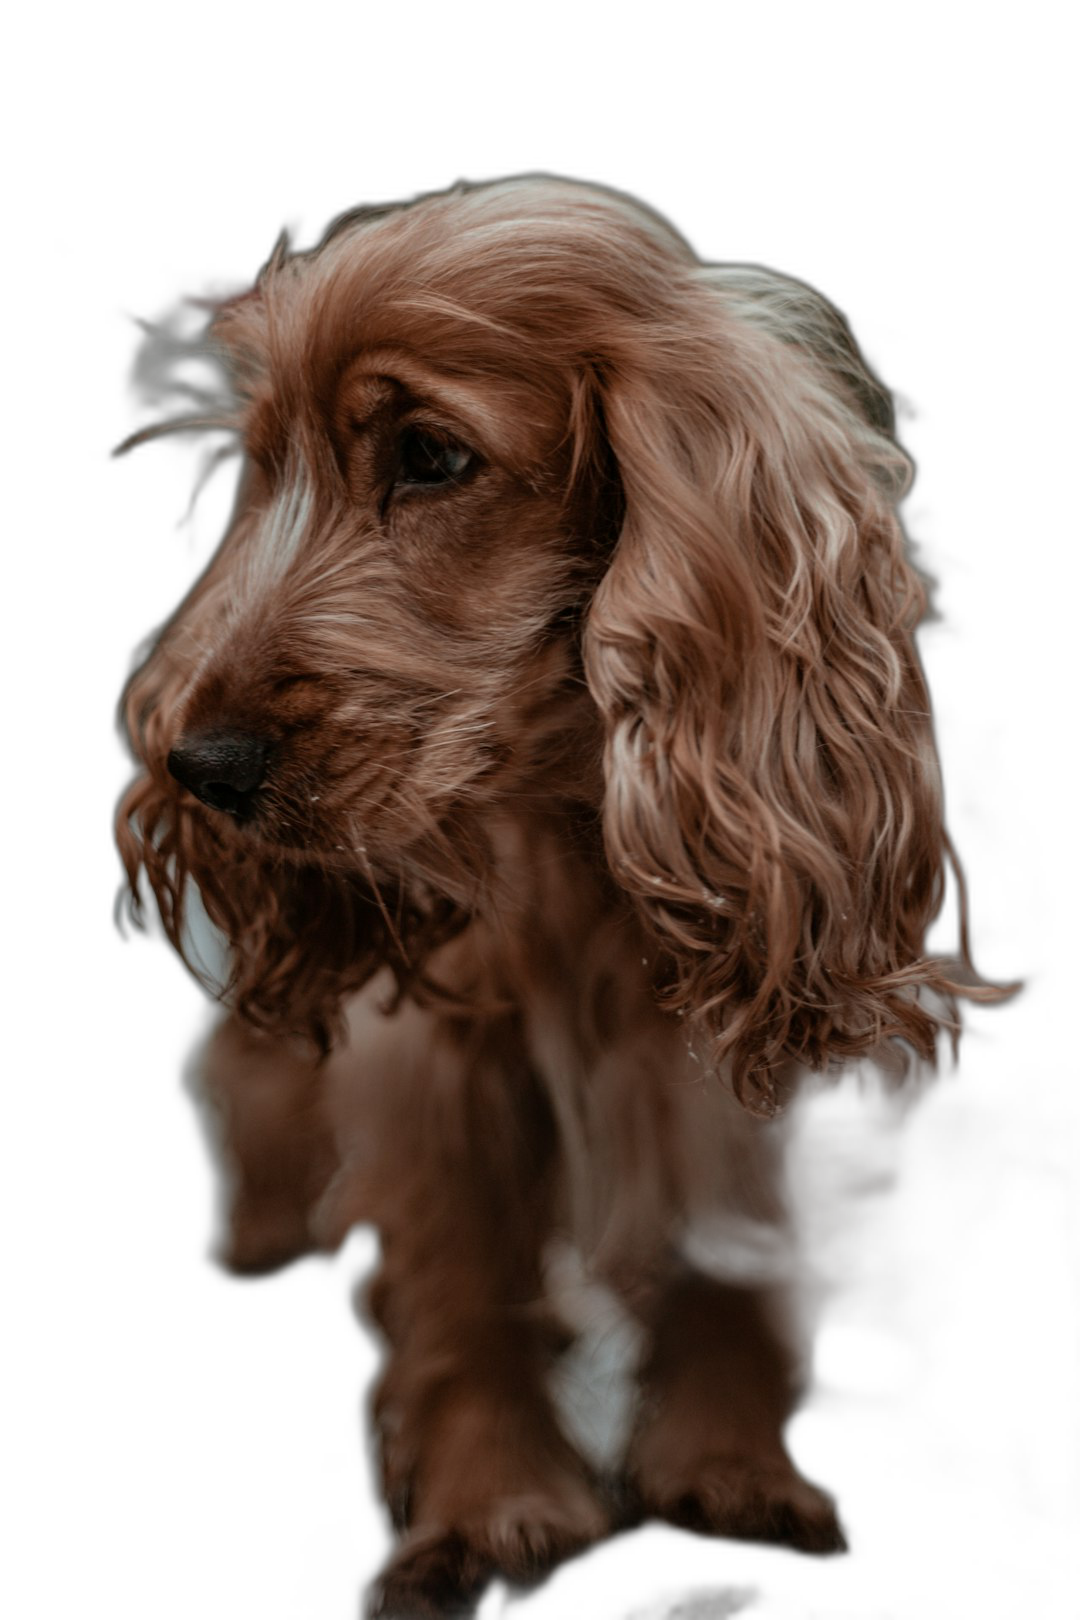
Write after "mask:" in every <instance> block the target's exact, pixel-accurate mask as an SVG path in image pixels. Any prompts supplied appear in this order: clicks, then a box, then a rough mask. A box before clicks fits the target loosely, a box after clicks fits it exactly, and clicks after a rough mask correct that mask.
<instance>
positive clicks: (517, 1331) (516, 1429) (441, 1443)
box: [370, 1029, 608, 1617]
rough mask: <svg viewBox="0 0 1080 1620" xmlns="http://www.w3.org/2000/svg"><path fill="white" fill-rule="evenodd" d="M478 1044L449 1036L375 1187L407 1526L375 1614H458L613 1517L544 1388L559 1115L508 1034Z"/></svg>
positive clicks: (379, 1293) (393, 1502) (382, 1316)
mask: <svg viewBox="0 0 1080 1620" xmlns="http://www.w3.org/2000/svg"><path fill="white" fill-rule="evenodd" d="M480 1046H481V1048H482V1049H480V1050H477V1044H476V1043H473V1042H467V1043H466V1048H471V1049H468V1050H466V1049H463V1050H461V1052H460V1054H459V1055H458V1056H452V1055H451V1043H450V1042H449V1041H444V1042H443V1044H442V1050H441V1052H440V1054H439V1058H438V1063H437V1065H436V1066H437V1067H438V1069H439V1071H440V1072H439V1074H438V1075H437V1077H436V1078H435V1079H434V1080H433V1084H432V1090H431V1091H430V1092H429V1093H428V1094H427V1095H426V1096H420V1097H418V1098H417V1100H416V1102H415V1104H414V1109H415V1111H414V1114H413V1117H412V1120H411V1142H410V1146H411V1148H412V1157H411V1163H410V1164H409V1165H408V1166H406V1165H405V1164H404V1163H403V1162H402V1161H398V1162H397V1164H396V1165H395V1171H396V1174H395V1177H394V1180H393V1183H391V1182H390V1181H389V1180H388V1183H387V1192H386V1195H385V1196H384V1199H383V1200H382V1202H383V1208H382V1211H381V1216H380V1225H381V1227H382V1231H383V1248H384V1265H383V1269H382V1271H381V1273H380V1275H379V1276H378V1278H377V1279H376V1282H375V1284H374V1286H373V1288H372V1290H371V1295H370V1304H371V1308H372V1311H373V1313H374V1315H375V1316H376V1318H377V1320H378V1321H379V1323H380V1325H381V1327H382V1329H383V1331H384V1332H385V1334H386V1336H387V1338H388V1340H389V1343H390V1355H389V1361H388V1364H387V1368H386V1372H385V1375H384V1377H383V1379H382V1382H381V1385H380V1388H379V1391H378V1394H377V1397H376V1402H375V1412H376V1418H377V1425H378V1431H379V1437H380V1442H381V1448H382V1465H383V1481H384V1487H385V1490H386V1495H387V1498H388V1501H389V1503H390V1507H391V1511H392V1513H393V1516H394V1518H395V1520H396V1522H397V1524H398V1525H399V1527H400V1528H401V1529H403V1530H404V1531H405V1532H406V1534H405V1538H404V1540H403V1542H402V1545H401V1547H400V1548H399V1550H398V1552H397V1554H396V1556H395V1557H394V1558H393V1560H392V1561H391V1563H390V1565H389V1568H388V1569H387V1570H386V1571H385V1573H384V1575H383V1578H382V1580H381V1582H380V1584H379V1586H378V1587H377V1589H376V1591H375V1593H374V1594H373V1601H372V1609H371V1612H372V1614H373V1615H378V1616H380V1617H391V1616H394V1617H397V1616H406V1615H408V1616H416V1615H429V1614H430V1615H435V1614H442V1613H444V1612H446V1611H447V1610H448V1609H449V1610H452V1611H453V1612H461V1606H462V1605H466V1606H467V1605H468V1604H469V1603H470V1602H471V1600H472V1598H473V1597H474V1595H475V1594H476V1593H477V1592H478V1591H479V1589H480V1588H481V1586H482V1585H483V1583H484V1582H485V1581H486V1580H487V1578H488V1577H489V1576H490V1575H492V1574H493V1573H496V1572H502V1573H505V1574H507V1575H509V1576H510V1577H512V1578H514V1579H518V1580H524V1579H529V1578H532V1577H535V1576H537V1575H538V1574H540V1573H541V1572H542V1571H543V1570H544V1569H545V1568H547V1567H548V1566H549V1565H550V1564H551V1563H553V1562H555V1561H557V1560H558V1559H560V1558H563V1557H565V1556H567V1555H568V1554H569V1553H571V1552H574V1551H576V1550H578V1549H579V1548H581V1547H583V1546H585V1545H586V1544H588V1543H589V1542H591V1541H593V1540H595V1539H597V1538H598V1537H600V1536H602V1535H603V1534H604V1533H605V1532H606V1530H607V1528H608V1525H607V1520H606V1516H605V1514H604V1511H603V1509H602V1508H601V1506H600V1504H599V1502H598V1501H597V1499H596V1497H595V1496H594V1494H593V1491H592V1488H591V1485H590V1481H589V1478H588V1475H587V1470H586V1468H585V1465H584V1464H583V1463H582V1461H581V1460H580V1458H579V1457H578V1456H577V1454H576V1453H575V1452H574V1450H573V1448H572V1447H571V1446H570V1444H569V1442H568V1441H567V1440H566V1439H565V1437H564V1436H563V1435H562V1433H561V1432H560V1430H559V1428H558V1425H557V1423H556V1420H555V1416H554V1413H553V1411H552V1408H551V1406H550V1404H549V1401H548V1397H547V1394H546V1392H545V1388H544V1379H545V1374H546V1370H547V1365H548V1361H549V1357H550V1348H549V1343H550V1334H549V1333H548V1332H547V1331H546V1329H545V1320H544V1315H543V1311H542V1307H541V1304H540V1300H541V1280H540V1264H539V1257H540V1248H541V1245H542V1243H543V1239H544V1237H545V1235H546V1232H547V1228H548V1213H549V1212H548V1199H549V1185H550V1177H551V1170H552V1157H553V1149H554V1141H553V1130H552V1123H551V1119H550V1115H549V1113H548V1110H547V1106H546V1103H545V1100H544V1098H543V1097H542V1095H541V1093H540V1090H539V1087H538V1086H537V1084H536V1083H535V1081H534V1080H533V1079H532V1077H531V1076H530V1074H529V1072H528V1069H527V1067H526V1065H525V1063H524V1060H523V1058H522V1056H521V1053H520V1051H519V1050H518V1049H517V1045H516V1042H515V1041H514V1040H513V1036H512V1031H511V1032H510V1033H509V1035H508V1032H507V1030H506V1029H503V1030H502V1031H501V1032H498V1033H495V1032H491V1033H490V1034H489V1036H488V1037H487V1038H485V1039H484V1040H483V1041H482V1042H481V1043H480ZM456 1062H460V1064H461V1065H462V1071H461V1073H460V1074H456V1075H455V1074H454V1073H453V1066H454V1064H455V1063H456ZM466 1071H467V1072H466ZM415 1095H416V1094H415V1093H414V1096H415ZM444 1105H445V1109H444ZM401 1128H402V1129H404V1122H403V1124H402V1127H401Z"/></svg>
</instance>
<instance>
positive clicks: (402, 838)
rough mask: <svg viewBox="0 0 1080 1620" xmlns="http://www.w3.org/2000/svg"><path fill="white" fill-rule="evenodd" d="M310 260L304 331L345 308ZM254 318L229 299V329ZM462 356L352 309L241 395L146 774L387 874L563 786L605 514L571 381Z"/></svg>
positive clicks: (138, 684) (149, 721) (267, 833)
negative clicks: (407, 338)
mask: <svg viewBox="0 0 1080 1620" xmlns="http://www.w3.org/2000/svg"><path fill="white" fill-rule="evenodd" d="M312 280H313V282H314V285H313V286H312V287H311V288H308V287H306V286H305V285H304V284H303V281H302V280H301V282H300V284H299V285H297V286H296V287H295V288H294V289H292V302H291V305H290V310H289V313H290V317H291V319H292V320H293V322H294V323H295V324H296V329H297V331H298V332H299V333H300V334H301V336H302V335H304V334H307V333H309V332H310V331H311V330H312V328H313V326H315V324H316V322H317V321H318V320H324V321H325V320H327V319H331V320H332V319H333V312H332V311H328V310H327V306H326V302H325V291H324V288H323V287H322V285H321V284H320V282H319V279H318V278H312ZM320 295H322V296H320ZM349 295H350V298H354V297H357V296H358V297H359V298H360V300H361V302H362V301H363V299H364V296H365V292H364V284H363V278H362V276H356V275H355V274H354V276H353V277H352V278H351V279H350V283H349ZM256 298H257V295H256ZM260 314H261V312H260V311H259V310H258V309H257V308H250V307H249V308H243V309H242V310H233V311H231V312H229V318H227V319H226V320H225V321H224V323H223V327H224V332H225V338H226V342H227V343H228V342H229V341H232V342H235V341H236V335H235V331H233V332H232V334H231V336H230V328H235V327H236V325H237V324H238V321H239V320H240V318H241V317H242V320H243V323H244V327H245V330H246V331H250V330H251V327H252V325H253V324H255V323H256V322H257V321H258V320H259V318H260ZM462 347H463V348H464V347H466V346H465V345H464V344H463V345H462ZM447 358H448V357H444V365H445V364H446V363H447ZM450 363H451V364H452V365H453V369H452V370H451V371H449V372H448V371H446V370H436V369H435V368H434V367H433V366H431V365H430V364H427V363H425V361H424V359H423V358H421V357H419V356H417V355H416V354H415V353H412V352H410V349H409V348H408V346H407V345H406V344H405V343H403V342H400V341H399V342H398V344H397V345H396V346H394V345H390V344H388V343H387V342H385V341H383V340H382V338H381V334H378V333H376V334H375V341H374V342H371V341H368V342H365V341H364V333H363V324H362V323H359V324H358V329H357V330H356V332H355V337H354V340H353V342H352V343H351V344H348V345H343V348H342V351H341V352H335V353H332V354H322V355H316V356H314V357H312V356H311V354H310V353H309V352H308V351H307V350H306V348H305V346H304V344H303V342H302V341H301V342H299V343H298V344H296V345H294V346H288V345H281V346H280V348H279V349H278V350H277V352H275V353H274V354H273V356H272V357H271V356H266V357H265V359H264V369H263V370H262V371H261V373H260V375H259V378H258V381H257V383H256V384H255V386H254V387H253V388H252V389H251V392H250V396H249V397H248V398H246V399H245V400H244V401H243V408H242V415H241V417H240V421H239V423H238V426H239V428H240V431H241V433H242V436H243V444H244V449H245V452H246V458H247V464H246V468H245V474H244V479H243V488H242V495H241V500H240V504H239V509H238V512H237V514H236V518H235V521H234V523H233V525H232V528H231V530H230V532H229V534H228V536H227V538H226V539H225V541H224V543H223V545H222V547H221V549H220V551H219V553H218V555H217V557H216V558H215V559H214V561H213V563H212V564H211V566H210V568H209V570H208V572H207V574H206V575H205V577H204V578H203V579H202V580H201V581H200V583H199V585H198V586H197V587H196V589H195V591H194V592H193V593H192V595H191V597H190V598H189V600H188V602H187V603H186V604H185V605H184V606H183V607H182V609H181V610H180V612H179V614H178V615H177V617H176V618H175V619H174V620H173V622H172V623H171V624H170V626H169V627H168V628H167V630H166V632H165V634H164V635H163V637H162V639H161V641H160V642H159V644H158V646H157V647H156V649H155V651H154V653H153V654H152V656H151V658H150V659H149V661H148V662H147V664H146V665H145V666H144V668H143V669H142V671H141V672H140V673H139V675H138V676H137V677H136V679H135V681H134V683H133V686H132V689H131V692H130V694H129V713H130V714H131V715H132V716H133V718H134V720H135V724H134V726H133V731H134V734H135V735H136V736H137V737H141V738H143V739H144V743H143V746H144V748H145V759H146V763H147V765H148V766H149V768H150V770H151V772H152V773H153V774H154V775H155V776H156V777H157V778H158V779H159V780H160V781H161V782H162V785H163V786H164V787H166V788H167V789H168V790H169V791H172V792H173V793H175V794H177V795H178V796H179V797H180V799H181V801H182V802H183V804H184V805H185V806H186V807H187V809H188V810H190V812H191V813H192V814H194V815H198V816H203V817H207V816H208V817H210V818H211V819H213V820H216V822H217V823H218V828H219V833H220V835H221V836H222V837H226V838H230V839H233V840H234V841H239V842H242V843H246V844H248V845H252V846H262V847H264V848H265V849H267V850H268V851H269V850H271V849H272V850H275V851H281V852H284V853H286V854H288V853H290V852H291V853H292V854H295V855H301V856H302V857H303V858H304V859H305V860H307V861H311V860H319V861H321V862H323V863H326V864H327V865H329V866H331V867H343V868H347V867H350V866H352V867H356V866H357V865H359V866H360V867H361V868H362V869H364V870H369V869H370V868H371V866H372V865H373V866H374V867H375V868H376V869H379V870H382V871H384V872H385V871H395V870H397V869H398V868H399V867H400V866H401V864H402V863H403V862H405V861H407V859H408V857H409V853H410V850H411V849H413V847H414V846H421V845H423V844H424V842H425V840H430V839H432V838H437V837H438V836H439V830H440V829H441V828H445V826H446V824H447V822H448V820H452V819H454V818H459V819H460V818H465V819H468V817H469V814H470V811H473V812H475V810H476V809H477V808H478V807H479V808H480V809H481V810H482V811H483V813H484V814H485V815H490V814H491V812H492V811H493V810H494V809H495V808H497V806H498V805H499V803H500V802H501V801H502V800H504V799H505V798H506V797H507V795H512V794H517V795H520V794H521V793H525V792H528V791H529V788H530V785H531V786H532V788H533V790H534V791H535V789H536V785H537V784H536V777H537V773H538V772H543V773H544V778H545V783H546V786H547V788H548V789H549V790H550V788H551V785H552V782H551V774H550V773H551V772H552V770H554V769H557V768H558V764H559V758H560V756H561V754H562V752H563V750H564V748H565V743H566V740H567V738H568V736H569V735H570V733H571V732H572V731H573V729H574V727H575V725H577V726H578V727H580V725H581V723H582V718H583V705H582V702H581V694H582V681H581V672H580V649H579V639H580V619H581V614H582V612H583V609H584V607H585V605H586V603H587V600H588V587H589V585H590V584H591V583H592V582H593V579H594V577H595V573H596V558H595V549H596V548H595V536H596V533H597V529H598V513H597V511H596V507H595V503H594V502H592V501H591V500H590V499H588V498H587V497H586V495H585V493H584V491H583V490H582V489H578V488H575V487H573V486H572V484H571V481H570V479H569V468H570V457H571V447H570V446H569V445H568V443H567V442H566V421H567V413H568V403H569V402H568V401H566V400H560V399H559V398H558V395H557V391H556V390H552V395H553V396H554V397H546V396H545V395H544V394H543V393H542V392H541V391H539V390H537V389H536V388H535V387H530V386H529V384H528V383H527V382H515V381H514V380H513V379H512V378H511V379H505V380H499V381H497V382H496V381H494V380H493V379H491V378H490V377H488V378H480V377H477V376H475V375H472V376H471V375H470V373H469V367H468V363H467V358H465V357H463V358H462V359H461V360H459V361H458V363H456V364H453V360H452V359H451V362H450ZM593 752H594V756H596V757H597V758H598V751H597V750H596V749H595V748H594V750H593ZM566 763H567V764H570V762H569V761H566ZM165 772H168V777H171V778H172V781H171V783H170V782H169V780H168V778H167V777H166V776H165V774H164V773H165ZM577 774H578V775H579V776H581V774H582V773H581V772H580V770H578V771H577ZM594 776H595V773H594ZM593 787H594V790H595V780H594V784H593ZM194 801H198V803H195V802H194ZM200 806H201V807H202V808H200Z"/></svg>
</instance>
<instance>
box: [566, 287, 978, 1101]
mask: <svg viewBox="0 0 1080 1620" xmlns="http://www.w3.org/2000/svg"><path fill="white" fill-rule="evenodd" d="M598 387H599V389H600V394H601V409H602V413H603V421H604V424H605V431H606V434H607V437H608V440H609V443H610V447H611V450H612V451H613V453H614V458H615V461H616V462H617V466H618V474H619V479H620V481H621V484H622V490H623V495H624V499H625V520H624V524H623V528H622V531H621V534H620V537H619V540H618V544H617V546H616V549H615V552H614V556H613V560H612V562H611V566H610V568H609V570H608V572H607V574H606V576H605V578H604V579H603V581H602V583H601V585H600V587H599V589H598V592H597V594H596V597H595V601H594V604H593V607H592V610H591V614H590V617H589V620H588V624H587V627H586V637H585V641H586V646H585V656H586V669H587V675H588V680H589V684H590V687H591V690H592V693H593V696H594V698H595V701H596V703H597V704H598V706H599V708H600V711H601V713H602V716H603V717H604V720H605V723H606V728H607V742H606V779H607V788H606V803H605V836H606V841H607V849H608V856H609V860H610V863H611V867H612V870H613V873H614V875H615V877H616V879H617V881H618V882H619V883H620V884H621V885H622V886H623V887H624V888H625V889H626V890H628V891H629V893H630V894H631V895H632V896H633V897H634V899H635V901H636V902H637V904H638V906H639V908H640V909H641V911H642V912H643V914H644V916H645V917H646V919H647V921H648V924H649V925H650V927H651V929H652V930H653V932H654V934H655V936H656V938H657V940H658V942H659V945H660V946H661V948H662V951H661V956H662V961H663V962H664V964H665V971H664V974H663V978H662V984H663V992H664V997H665V1000H666V1003H667V1004H668V1005H669V1006H672V1007H674V1008H676V1009H678V1010H679V1011H680V1012H682V1013H683V1014H684V1015H686V1016H688V1017H690V1018H696V1019H698V1020H700V1021H703V1022H704V1023H705V1024H706V1025H707V1027H708V1028H709V1030H710V1032H711V1033H712V1035H713V1036H714V1037H715V1055H716V1057H717V1060H720V1059H723V1058H727V1059H729V1060H730V1062H731V1064H732V1070H733V1075H734V1081H735V1085H736V1088H737V1090H738V1092H739V1094H740V1096H741V1097H742V1098H743V1100H744V1101H745V1102H746V1103H747V1104H748V1105H749V1106H751V1107H754V1108H757V1109H760V1110H762V1111H766V1112H767V1111H770V1110H771V1109H772V1108H774V1107H775V1106H776V1104H777V1075H778V1072H779V1070H780V1066H781V1064H782V1063H783V1062H784V1061H785V1060H788V1059H792V1058H794V1059H796V1060H798V1061H800V1062H803V1063H806V1064H809V1065H810V1066H812V1067H814V1068H821V1067H824V1066H826V1065H828V1064H829V1063H830V1062H831V1061H833V1060H840V1059H846V1058H852V1057H857V1056H859V1055H861V1054H864V1053H869V1052H872V1051H874V1050H875V1049H878V1050H880V1049H882V1048H883V1044H884V1043H887V1042H890V1041H892V1040H893V1038H896V1037H899V1038H900V1039H901V1040H902V1041H904V1042H906V1043H908V1044H909V1045H910V1046H911V1047H912V1048H914V1050H915V1051H916V1052H917V1053H918V1054H920V1055H921V1056H923V1057H925V1058H928V1059H929V1058H932V1056H933V1053H934V1049H935V1042H936V1036H937V1032H938V1029H939V1027H940V1025H941V1024H942V1023H945V1024H947V1025H949V1026H950V1027H952V1026H954V1025H955V1000H954V998H955V996H956V994H957V993H960V992H961V991H962V993H965V994H970V993H972V992H971V991H970V990H969V989H967V988H966V987H964V986H963V985H962V983H961V982H960V981H962V980H964V978H965V977H966V978H967V981H968V984H970V983H971V980H972V977H973V976H972V975H971V974H970V973H968V974H966V975H965V973H964V971H963V970H962V968H961V965H960V964H958V963H953V964H949V963H945V962H942V961H939V960H928V959H927V958H926V956H925V954H924V949H925V948H924V936H925V932H926V929H927V926H928V924H929V923H930V921H931V920H932V918H933V917H934V916H935V914H936V913H937V911H938V908H939V906H940V903H941V899H942V892H943V880H944V865H945V860H946V857H947V853H948V844H947V840H946V835H945V831H944V825H943V820H942V795H941V785H940V779H939V773H938V764H937V757H936V753H935V747H934V738H933V731H932V726H931V717H930V706H929V701H928V697H927V692H926V686H925V684H924V680H923V675H922V670H921V668H920V664H919V659H918V655H917V653H916V650H915V646H914V642H913V633H914V630H915V626H916V624H917V622H918V620H919V618H920V617H921V615H922V613H923V611H924V608H925V591H924V587H923V583H922V581H921V580H920V578H919V576H918V575H917V573H916V572H915V570H914V569H913V567H912V566H911V564H910V562H909V561H908V558H907V556H906V552H905V544H904V537H903V534H902V531H901V528H900V525H899V523H898V520H897V517H896V512H895V506H896V502H897V500H898V499H899V497H900V495H901V494H902V493H903V491H904V489H905V487H906V484H907V481H908V477H909V471H910V469H909V464H908V462H907V460H906V458H905V457H904V455H903V454H902V452H901V451H900V450H899V449H898V448H897V446H896V444H895V443H894V441H893V439H892V437H891V432H890V429H891V406H890V402H889V399H888V395H887V394H886V393H885V391H884V390H883V389H882V388H881V387H880V385H879V384H878V383H877V382H876V380H875V379H874V378H873V377H872V375H871V374H870V372H869V371H868V370H867V368H866V367H865V365H864V364H863V362H862V361H861V359H860V357H859V355H858V352H857V350H856V349H855V347H854V345H853V343H852V341H851V339H850V336H849V334H848V332H847V328H846V325H845V323H844V322H843V320H842V318H841V317H840V316H839V315H837V314H836V312H835V311H833V310H832V309H831V308H830V306H828V305H827V304H826V303H825V302H824V300H821V299H819V298H818V297H817V295H816V294H813V293H811V292H810V291H809V290H808V289H805V288H802V287H799V286H798V285H797V284H795V283H790V282H782V281H781V280H780V278H772V277H770V276H769V275H768V274H767V273H764V272H726V273H725V272H719V273H706V272H699V273H698V275H697V277H695V278H694V279H693V280H692V281H691V282H690V283H689V285H687V284H685V283H684V287H683V290H682V292H681V294H680V297H679V299H678V300H677V301H676V300H674V299H673V303H672V307H671V308H670V309H669V310H668V311H666V312H661V316H660V317H659V318H658V319H657V320H656V321H655V322H653V323H652V324H651V326H650V327H649V328H646V329H645V330H644V331H642V330H640V329H639V330H638V331H637V332H635V333H634V335H633V337H632V338H630V337H626V339H625V341H624V343H623V347H622V350H621V352H620V353H619V354H618V355H617V356H615V357H614V358H613V359H612V360H611V361H610V362H609V364H608V366H607V375H606V376H605V375H604V372H603V370H602V369H601V370H600V371H599V383H598ZM964 959H965V961H966V945H965V947H964ZM923 987H926V988H928V989H930V990H932V991H934V992H936V996H937V998H938V1006H937V1010H936V1011H935V1010H932V1009H931V1008H930V1007H928V1006H926V1005H924V1004H922V1003H921V1002H920V1000H919V992H920V989H922V988H923ZM976 993H979V992H976ZM982 993H983V994H985V995H987V996H990V995H992V994H993V993H994V992H992V991H989V990H986V991H983V992H982Z"/></svg>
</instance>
